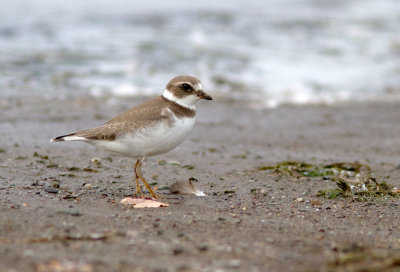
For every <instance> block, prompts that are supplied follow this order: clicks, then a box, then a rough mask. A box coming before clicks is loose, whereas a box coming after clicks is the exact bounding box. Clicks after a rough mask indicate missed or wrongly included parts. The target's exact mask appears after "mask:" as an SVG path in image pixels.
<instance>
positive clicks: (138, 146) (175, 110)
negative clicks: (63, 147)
mask: <svg viewBox="0 0 400 272" xmlns="http://www.w3.org/2000/svg"><path fill="white" fill-rule="evenodd" d="M200 99H206V100H212V98H211V96H210V95H208V94H207V93H205V92H204V91H203V87H202V85H201V82H200V80H198V79H197V78H195V77H192V76H177V77H174V78H173V79H171V81H169V82H168V84H167V86H166V88H165V91H164V93H163V94H162V95H161V96H158V97H155V98H153V99H151V100H148V101H146V102H144V103H142V104H139V105H137V106H135V107H133V108H131V109H129V110H127V111H125V112H123V113H121V114H119V115H117V116H116V117H114V118H113V119H111V120H110V121H108V122H106V123H105V124H103V125H101V126H99V127H95V128H90V129H87V130H80V131H77V132H75V133H71V134H67V135H63V136H59V137H56V138H54V139H51V142H62V141H83V142H86V143H89V144H92V145H94V146H96V147H99V148H101V149H104V150H106V151H108V152H110V153H112V154H116V155H122V156H126V157H133V158H136V159H137V160H136V163H135V165H134V171H135V180H136V193H137V194H140V193H141V186H140V182H139V180H141V181H142V182H143V184H144V185H145V186H146V188H147V190H148V191H149V193H150V195H151V196H152V197H154V198H158V197H159V196H158V195H157V194H156V193H155V192H154V191H153V189H152V188H151V187H150V185H149V184H148V183H147V181H146V180H145V179H144V177H143V175H142V170H141V166H142V162H143V160H144V158H145V157H147V156H153V155H158V154H162V153H165V152H168V151H170V150H171V149H173V148H175V147H176V146H178V145H179V144H180V143H182V141H183V140H184V139H185V137H186V136H187V135H188V133H189V131H190V130H191V129H192V128H193V125H194V122H195V115H196V109H195V104H196V102H197V101H198V100H200Z"/></svg>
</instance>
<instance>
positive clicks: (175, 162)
mask: <svg viewBox="0 0 400 272" xmlns="http://www.w3.org/2000/svg"><path fill="white" fill-rule="evenodd" d="M167 163H168V164H169V165H181V163H180V162H178V161H167Z"/></svg>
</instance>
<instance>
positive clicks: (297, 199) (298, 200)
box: [296, 197, 304, 202]
mask: <svg viewBox="0 0 400 272" xmlns="http://www.w3.org/2000/svg"><path fill="white" fill-rule="evenodd" d="M296 201H297V202H304V199H303V198H301V197H298V198H296Z"/></svg>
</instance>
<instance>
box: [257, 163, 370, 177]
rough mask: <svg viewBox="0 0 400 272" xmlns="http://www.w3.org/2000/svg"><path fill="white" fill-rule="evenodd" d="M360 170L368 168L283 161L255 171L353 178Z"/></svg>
mask: <svg viewBox="0 0 400 272" xmlns="http://www.w3.org/2000/svg"><path fill="white" fill-rule="evenodd" d="M362 168H365V169H368V170H370V167H369V166H368V165H365V164H361V163H358V162H353V163H348V162H340V163H333V164H310V163H306V162H299V161H283V162H280V163H278V164H276V165H268V166H261V167H259V168H258V169H257V170H258V171H265V170H272V171H273V174H286V175H290V176H293V177H297V178H298V177H311V178H312V177H324V176H355V175H356V174H357V173H359V172H360V171H361V169H362Z"/></svg>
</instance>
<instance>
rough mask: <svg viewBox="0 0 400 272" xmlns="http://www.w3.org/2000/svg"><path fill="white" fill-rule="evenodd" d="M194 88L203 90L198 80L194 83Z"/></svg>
mask: <svg viewBox="0 0 400 272" xmlns="http://www.w3.org/2000/svg"><path fill="white" fill-rule="evenodd" d="M194 89H195V90H196V91H200V90H203V85H201V83H200V82H198V83H197V84H196V85H194Z"/></svg>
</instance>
